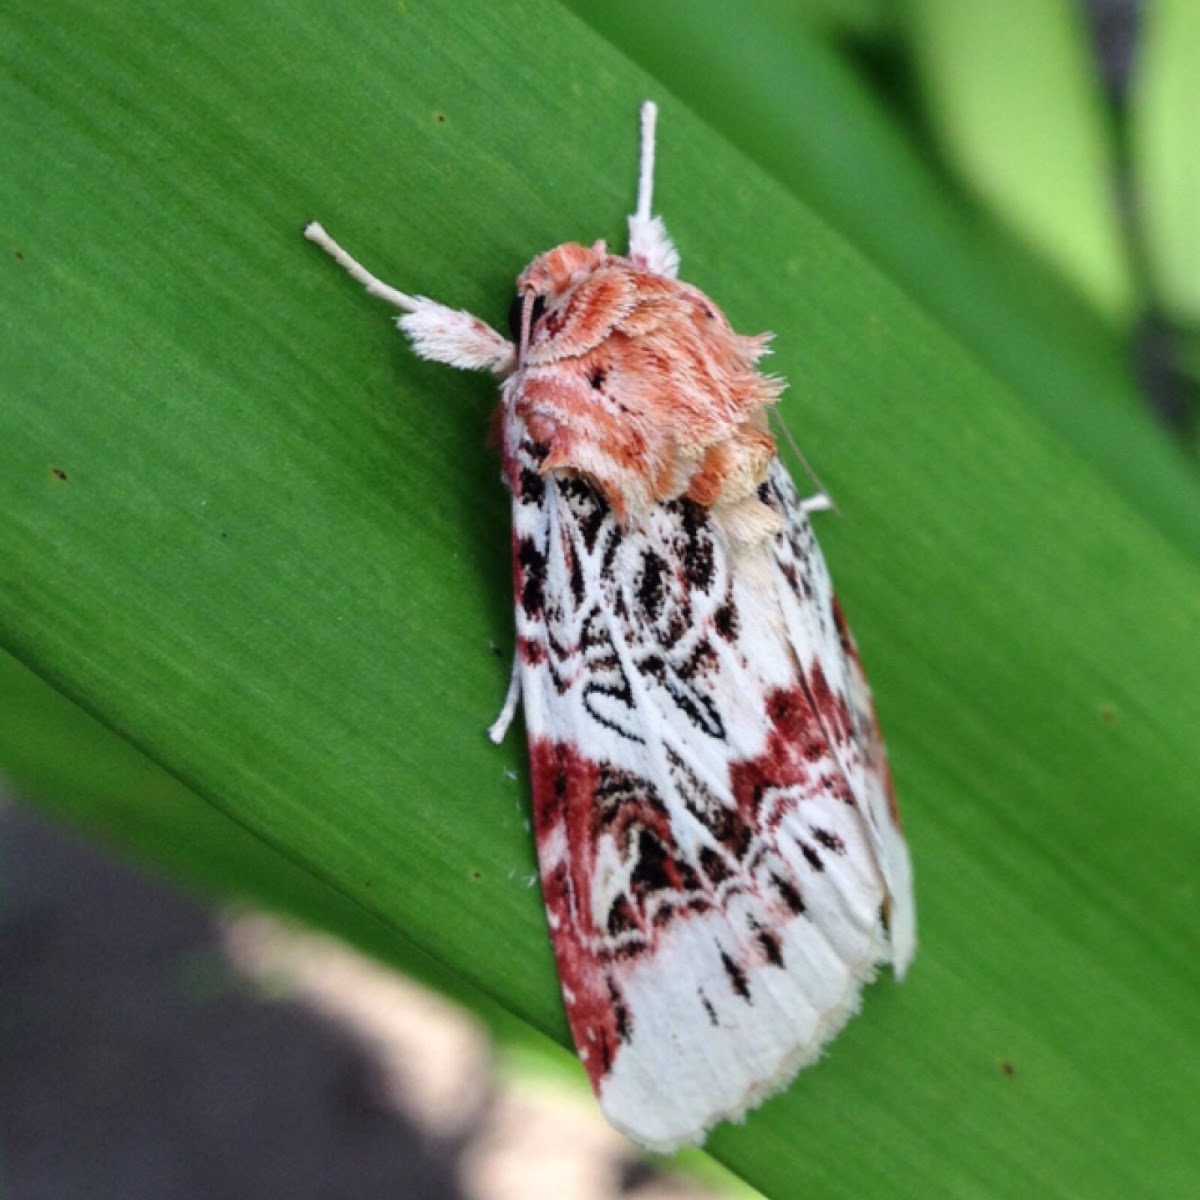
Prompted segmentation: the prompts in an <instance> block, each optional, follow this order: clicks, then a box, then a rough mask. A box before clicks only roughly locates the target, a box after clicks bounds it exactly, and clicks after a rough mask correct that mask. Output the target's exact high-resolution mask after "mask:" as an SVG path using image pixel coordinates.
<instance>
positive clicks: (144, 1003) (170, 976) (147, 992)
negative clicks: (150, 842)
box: [0, 806, 463, 1200]
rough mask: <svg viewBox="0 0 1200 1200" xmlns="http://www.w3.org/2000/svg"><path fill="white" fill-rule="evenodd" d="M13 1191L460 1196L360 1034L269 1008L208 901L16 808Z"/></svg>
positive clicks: (0, 1058) (2, 1035)
mask: <svg viewBox="0 0 1200 1200" xmlns="http://www.w3.org/2000/svg"><path fill="white" fill-rule="evenodd" d="M0 1001H2V1003H0V1179H2V1180H3V1183H2V1184H0V1194H2V1195H4V1196H5V1197H6V1200H76V1198H78V1200H84V1198H85V1197H86V1198H88V1200H94V1198H95V1197H117V1196H120V1197H122V1198H123V1200H164V1198H165V1197H171V1198H172V1200H241V1198H244V1197H251V1196H287V1197H289V1198H291V1200H335V1198H341V1200H356V1198H359V1197H362V1198H363V1200H366V1198H367V1197H382V1196H388V1197H397V1198H401V1197H402V1198H405V1200H408V1198H412V1200H416V1198H418V1197H429V1198H431V1200H432V1198H434V1197H438V1198H440V1200H453V1198H455V1197H458V1196H462V1195H463V1193H462V1192H461V1191H460V1190H459V1187H458V1185H457V1183H456V1171H457V1166H456V1158H457V1152H458V1147H457V1146H455V1145H453V1144H451V1145H446V1144H434V1143H431V1142H430V1141H429V1140H428V1139H427V1138H426V1137H425V1136H424V1135H423V1134H422V1132H421V1131H420V1130H418V1129H416V1128H414V1127H413V1126H412V1125H410V1124H408V1123H406V1121H405V1119H404V1117H403V1115H402V1114H400V1113H398V1112H396V1111H395V1110H394V1109H393V1108H390V1107H388V1106H387V1104H386V1102H385V1098H384V1096H383V1094H382V1087H381V1086H380V1083H379V1081H378V1079H377V1075H376V1071H375V1068H374V1067H373V1065H372V1062H371V1061H370V1059H369V1058H368V1056H367V1054H366V1052H365V1050H364V1048H363V1046H362V1044H361V1043H360V1042H358V1041H357V1040H356V1039H355V1038H353V1037H352V1036H351V1035H349V1034H347V1033H346V1032H344V1031H342V1030H339V1029H338V1028H337V1027H335V1025H334V1024H333V1023H332V1022H330V1021H328V1020H325V1019H323V1018H322V1017H321V1016H320V1015H318V1014H316V1013H314V1012H313V1011H311V1010H310V1009H307V1008H305V1007H302V1006H300V1005H297V1004H292V1003H286V1002H278V1001H276V1002H271V1003H265V1002H264V1001H263V1000H262V999H261V998H259V997H257V996H256V995H255V994H254V991H253V989H252V988H251V987H250V986H249V985H248V984H247V983H245V982H244V981H243V980H241V979H240V978H239V977H238V976H236V975H235V974H234V973H233V971H232V969H231V968H230V967H229V966H227V965H226V960H225V958H224V956H223V953H222V950H221V946H220V940H219V927H218V922H217V920H216V918H215V917H214V916H213V915H212V913H210V912H209V911H208V910H207V909H205V908H204V907H203V906H202V905H200V904H199V903H197V902H196V901H194V900H191V899H189V898H186V897H184V896H182V895H180V894H179V893H177V892H174V891H172V890H170V889H168V888H166V887H164V886H162V885H160V884H158V883H156V882H154V881H151V880H149V879H147V878H144V877H142V876H140V875H139V874H137V873H135V872H134V871H133V870H132V869H130V868H128V867H126V866H123V865H118V864H117V863H115V862H114V861H112V860H110V859H107V858H105V857H102V856H101V855H99V854H97V853H96V852H95V851H92V850H90V849H88V848H86V847H85V846H83V845H81V844H77V843H76V842H74V841H73V840H71V839H70V838H68V837H67V836H65V835H64V834H62V833H60V832H58V831H57V830H55V829H53V828H52V827H50V826H49V825H47V824H45V823H43V822H42V821H41V820H40V819H38V818H36V817H35V816H33V815H32V814H31V813H29V812H28V811H26V810H23V809H21V808H17V807H12V806H9V807H5V808H3V809H2V810H0Z"/></svg>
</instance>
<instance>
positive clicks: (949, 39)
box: [905, 0, 1134, 319]
mask: <svg viewBox="0 0 1200 1200" xmlns="http://www.w3.org/2000/svg"><path fill="white" fill-rule="evenodd" d="M905 9H906V12H907V14H908V27H909V42H910V45H911V47H912V50H913V57H914V61H915V64H916V67H917V75H918V79H919V82H920V84H921V87H922V91H923V93H924V98H925V108H926V111H927V112H928V115H929V118H930V121H931V123H932V125H933V127H934V130H935V132H936V133H937V135H938V139H939V142H940V144H941V147H942V150H943V153H944V154H945V156H946V158H947V160H948V162H949V164H950V166H951V167H952V169H953V170H954V171H955V172H956V173H957V174H958V175H959V176H960V178H961V179H962V180H963V181H964V182H965V183H966V184H967V186H968V187H969V188H970V189H971V190H972V191H974V192H975V193H976V194H977V195H978V196H980V197H981V198H982V199H983V200H984V201H985V202H986V203H988V204H990V205H991V206H992V207H993V208H994V209H995V210H996V212H997V213H998V214H1000V216H1001V217H1002V219H1003V220H1005V221H1006V222H1008V223H1009V224H1010V225H1011V227H1012V228H1013V230H1014V231H1015V232H1016V233H1017V234H1018V235H1019V236H1021V237H1022V238H1024V239H1026V240H1027V241H1028V242H1029V243H1030V244H1031V245H1032V246H1033V247H1035V248H1036V249H1037V251H1038V252H1039V253H1040V254H1042V255H1043V256H1044V257H1045V258H1046V259H1047V260H1048V261H1050V262H1052V263H1053V264H1054V265H1055V266H1056V267H1057V268H1058V269H1059V270H1061V271H1062V272H1063V274H1064V275H1065V276H1066V277H1067V278H1069V279H1070V280H1071V281H1072V282H1073V283H1074V284H1075V286H1077V287H1078V288H1079V289H1080V290H1081V291H1082V292H1083V294H1084V295H1086V296H1087V297H1088V298H1089V300H1090V301H1091V302H1092V303H1093V304H1095V305H1096V307H1097V308H1098V309H1099V310H1100V311H1101V312H1103V313H1105V314H1106V315H1107V316H1109V317H1110V318H1115V319H1128V316H1129V314H1130V312H1131V310H1132V306H1133V303H1134V288H1133V283H1132V280H1131V276H1130V271H1129V264H1128V262H1127V260H1126V255H1125V250H1124V246H1123V244H1122V240H1121V236H1120V232H1119V228H1118V223H1117V213H1116V206H1115V205H1114V203H1113V197H1114V195H1115V186H1116V183H1115V177H1114V162H1113V152H1112V145H1111V141H1112V138H1111V131H1110V129H1109V127H1108V123H1107V121H1106V116H1105V112H1104V106H1103V97H1102V95H1101V88H1100V81H1099V79H1098V78H1097V75H1096V71H1095V68H1094V66H1093V59H1092V54H1091V47H1090V45H1089V43H1088V39H1087V28H1086V25H1085V20H1084V13H1083V11H1082V8H1080V7H1079V6H1076V5H1073V4H1068V3H1065V2H1064V0H1052V2H1051V3H1046V0H1012V2H1010V3H1008V4H1005V5H1003V6H1000V5H988V4H956V3H955V2H954V0H907V4H906V5H905Z"/></svg>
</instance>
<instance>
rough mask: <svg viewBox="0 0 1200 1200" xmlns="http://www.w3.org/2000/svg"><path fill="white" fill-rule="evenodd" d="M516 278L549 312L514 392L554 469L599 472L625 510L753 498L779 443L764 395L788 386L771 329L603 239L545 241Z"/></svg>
mask: <svg viewBox="0 0 1200 1200" xmlns="http://www.w3.org/2000/svg"><path fill="white" fill-rule="evenodd" d="M517 288H518V293H519V294H520V295H522V296H524V297H532V298H533V303H535V304H536V305H537V309H536V311H537V312H538V319H537V320H536V321H534V322H533V324H532V328H531V329H530V331H529V337H528V341H527V343H526V344H525V345H523V346H522V347H521V350H520V354H519V357H518V363H517V367H516V370H515V371H514V372H513V374H512V375H511V376H510V377H509V379H508V380H507V381H506V383H505V389H504V404H505V405H506V406H508V405H511V406H512V407H513V411H514V413H515V415H517V416H518V417H520V418H521V421H522V422H523V424H524V425H525V427H526V428H527V429H528V430H529V433H530V435H531V436H532V437H533V438H534V440H535V441H537V442H539V443H541V444H542V445H544V446H546V447H547V448H548V451H547V453H546V455H545V457H544V458H543V460H542V465H541V469H542V472H543V473H546V472H550V471H564V472H571V473H577V474H579V475H581V476H583V477H585V478H587V479H589V480H590V481H591V482H592V483H594V484H595V486H596V487H598V488H599V489H600V491H601V492H602V493H603V495H604V496H605V499H606V500H607V501H608V503H609V504H610V506H611V507H612V509H613V511H614V512H615V514H616V515H617V517H618V518H619V519H620V520H621V521H622V522H629V521H633V520H636V519H638V518H639V517H640V516H641V515H643V514H644V513H645V512H646V511H647V510H648V509H649V507H650V506H651V505H653V504H656V503H663V502H664V501H668V500H674V499H677V498H679V497H681V496H682V497H686V498H687V499H690V500H693V501H695V502H697V503H699V504H703V505H705V506H712V507H715V506H720V507H721V508H722V509H724V508H726V507H733V506H738V505H740V504H741V502H743V501H750V502H753V497H754V493H755V492H756V490H757V488H758V486H759V485H760V484H761V483H762V482H763V480H764V479H765V478H766V474H767V468H768V466H769V465H770V462H771V459H772V458H773V457H774V455H775V440H774V438H773V437H772V436H771V435H770V434H769V433H768V432H767V428H766V409H767V408H768V407H769V406H770V405H771V404H773V403H775V401H776V400H777V399H778V397H779V394H780V392H781V391H782V390H783V387H784V383H783V381H782V380H781V379H778V378H775V377H772V376H768V375H762V374H760V373H759V371H758V370H757V368H756V364H757V362H758V360H759V359H760V358H761V357H762V356H763V355H764V354H765V353H766V352H767V343H768V341H769V339H770V335H769V334H763V335H759V336H757V337H743V336H741V335H739V334H737V333H735V332H734V331H733V329H731V328H730V325H729V322H728V321H727V320H726V319H725V316H724V314H723V313H722V312H721V310H720V309H719V308H718V307H717V306H716V305H715V304H714V303H713V302H712V301H711V300H710V299H709V298H708V297H707V296H705V295H704V293H703V292H701V291H700V290H699V289H697V288H694V287H692V286H691V285H689V284H686V283H680V282H679V281H677V280H674V279H669V278H666V277H665V276H663V275H659V274H656V273H654V272H651V271H648V270H645V269H643V268H642V267H640V266H639V265H638V264H637V263H635V262H634V261H633V260H631V259H628V258H623V257H621V256H619V255H612V254H608V253H607V252H606V249H605V245H604V243H603V242H597V243H596V244H595V245H594V246H591V247H585V246H581V245H578V244H576V243H573V242H568V243H565V244H564V245H561V246H557V247H555V248H554V249H553V250H550V251H547V253H545V254H543V255H540V256H539V257H538V258H536V259H535V260H534V261H533V262H532V263H531V264H530V265H529V266H528V267H527V268H526V269H525V270H524V271H523V272H522V274H521V276H520V277H519V279H518V280H517ZM527 307H528V302H527Z"/></svg>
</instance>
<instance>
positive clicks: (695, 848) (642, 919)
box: [305, 103, 916, 1152]
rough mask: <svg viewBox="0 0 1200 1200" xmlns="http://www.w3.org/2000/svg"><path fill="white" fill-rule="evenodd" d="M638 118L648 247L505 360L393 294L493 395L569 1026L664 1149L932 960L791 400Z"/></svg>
mask: <svg viewBox="0 0 1200 1200" xmlns="http://www.w3.org/2000/svg"><path fill="white" fill-rule="evenodd" d="M655 117H656V109H655V106H654V105H653V104H650V103H647V104H646V105H645V106H644V107H643V109H642V148H641V170H640V177H639V183H638V199H637V207H636V210H635V212H634V213H633V215H632V216H631V217H630V218H629V252H628V254H626V255H618V254H610V253H609V252H608V250H607V248H606V246H605V243H604V242H602V241H599V242H596V243H594V244H593V245H591V246H584V245H580V244H577V243H574V242H568V243H565V244H563V245H560V246H556V247H555V248H554V249H552V250H549V251H547V252H546V253H544V254H541V255H539V256H538V257H537V258H535V259H534V260H533V262H531V263H530V264H529V266H527V267H526V268H525V270H524V271H522V272H521V274H520V276H519V277H518V279H517V286H516V297H515V299H514V301H513V306H512V310H511V314H510V320H511V325H512V340H509V339H508V338H506V337H504V336H502V335H501V334H500V333H498V332H497V331H496V330H494V329H492V328H491V327H490V326H488V325H486V324H485V323H484V322H483V321H481V320H479V319H478V318H477V317H474V316H472V315H471V314H470V313H466V312H462V311H456V310H453V309H450V308H447V307H445V306H443V305H441V304H437V303H435V302H434V301H432V300H429V299H426V298H425V297H421V296H409V295H406V294H405V293H403V292H399V291H397V290H396V289H395V288H392V287H390V286H388V285H387V284H385V283H383V282H382V281H380V280H379V279H377V278H376V277H375V276H374V275H372V274H371V273H370V272H369V271H367V270H366V269H365V268H364V267H363V266H361V265H360V264H359V263H358V262H356V261H355V260H354V259H353V258H351V257H350V256H349V255H348V254H347V253H346V252H345V251H344V250H342V248H341V247H340V246H338V245H337V244H336V243H335V242H334V241H333V240H332V239H331V238H330V237H329V235H328V234H326V233H325V231H324V229H322V228H321V226H320V225H318V224H317V223H315V222H313V223H311V224H309V225H308V226H307V227H306V229H305V236H307V237H308V238H309V239H310V240H311V241H313V242H315V243H316V244H317V245H319V246H321V247H322V248H323V249H325V250H326V251H328V252H329V253H330V254H331V255H332V256H333V257H334V258H335V259H336V260H337V261H338V262H339V263H340V264H341V265H342V266H343V267H345V268H346V270H347V271H349V273H350V274H351V275H352V276H353V277H354V278H355V279H356V280H358V281H359V282H360V283H361V284H363V285H364V286H365V287H366V289H367V291H368V292H370V293H371V294H372V295H374V296H377V297H380V298H382V299H384V300H387V301H389V302H390V303H392V304H393V305H395V306H396V307H397V308H399V309H401V310H402V314H403V315H402V316H400V318H399V319H398V325H399V327H400V329H401V330H402V331H403V332H404V333H405V334H406V335H407V336H408V338H409V341H410V342H411V344H412V347H413V349H414V350H415V351H416V353H417V354H418V355H420V356H421V357H423V358H427V359H432V360H434V361H436V362H442V363H446V364H447V365H449V366H452V367H459V368H462V369H465V370H487V371H491V372H492V373H493V374H495V375H496V376H498V377H499V378H500V379H501V380H502V383H501V388H500V409H499V414H498V429H499V435H500V443H501V455H502V462H503V478H504V481H505V483H506V484H507V486H508V490H509V492H510V493H511V495H512V559H513V588H514V599H515V612H516V653H515V656H514V664H513V673H512V679H511V683H510V686H509V691H508V696H507V699H506V700H505V703H504V707H503V711H502V712H501V714H500V716H499V718H498V720H497V721H496V723H495V724H494V725H493V726H492V728H491V729H490V731H489V733H490V736H491V737H492V738H493V740H494V741H497V742H498V741H500V739H501V738H503V736H504V734H505V731H506V730H507V729H508V727H509V724H510V723H511V721H512V719H513V717H514V715H515V712H516V708H517V705H518V703H521V704H522V705H523V709H524V717H525V727H526V732H527V735H528V741H529V757H530V764H531V778H532V787H533V817H534V831H535V836H536V840H537V851H538V860H539V866H540V874H541V883H542V890H543V893H544V896H545V902H546V910H547V917H548V921H549V925H550V932H551V937H552V940H553V943H554V952H555V956H556V958H557V961H558V970H559V977H560V981H561V984H562V993H563V998H564V1000H565V1002H566V1010H567V1015H568V1018H569V1020H570V1025H571V1030H572V1033H573V1034H574V1038H575V1044H576V1047H577V1048H578V1051H579V1056H580V1058H581V1059H582V1060H583V1064H584V1066H585V1067H586V1069H587V1072H588V1075H589V1077H590V1079H591V1082H592V1086H593V1088H594V1089H595V1092H596V1094H597V1096H598V1097H599V1101H600V1104H601V1106H602V1108H603V1110H604V1113H605V1114H606V1116H607V1117H608V1119H609V1120H610V1121H611V1122H612V1124H613V1125H615V1126H616V1127H617V1128H618V1129H620V1130H621V1131H623V1132H624V1133H626V1134H627V1135H628V1136H629V1137H631V1138H633V1139H634V1140H635V1141H637V1142H639V1143H640V1144H642V1145H643V1146H645V1147H647V1148H649V1149H651V1150H655V1151H661V1152H667V1151H670V1150H674V1149H675V1148H677V1147H679V1146H683V1145H687V1144H696V1143H699V1142H701V1141H702V1140H703V1139H704V1137H705V1136H706V1134H707V1133H708V1131H709V1130H710V1129H711V1127H712V1126H713V1125H714V1124H715V1123H716V1122H718V1121H721V1120H740V1119H742V1117H743V1116H744V1114H745V1113H746V1112H747V1111H748V1110H749V1109H750V1108H753V1107H754V1106H756V1105H757V1104H759V1103H760V1102H761V1101H762V1100H764V1099H765V1098H766V1097H768V1096H770V1095H771V1094H772V1093H774V1092H776V1091H778V1090H779V1089H780V1088H782V1087H783V1086H785V1085H786V1084H787V1083H788V1082H789V1081H790V1080H791V1079H792V1077H793V1076H794V1075H795V1073H796V1072H797V1071H798V1070H799V1069H800V1068H801V1067H804V1066H806V1065H808V1064H810V1063H812V1062H813V1061H814V1060H816V1059H817V1058H818V1057H819V1055H820V1053H821V1050H822V1047H824V1045H825V1044H826V1043H827V1042H828V1041H829V1040H830V1039H831V1038H832V1037H833V1036H834V1035H835V1034H836V1033H837V1032H838V1031H839V1030H840V1029H841V1027H842V1026H843V1025H844V1024H845V1022H846V1021H847V1020H848V1019H849V1018H850V1016H852V1015H853V1013H854V1012H855V1011H856V1010H857V1009H858V1006H859V993H860V989H861V987H862V985H863V984H864V983H867V982H869V981H870V980H871V979H872V978H873V977H874V975H875V973H876V971H877V969H878V968H879V967H880V966H881V965H883V964H890V966H891V968H892V970H893V972H894V974H895V975H896V977H897V978H900V977H903V975H904V973H905V971H906V970H907V969H908V966H909V964H910V962H911V960H912V957H913V953H914V950H915V946H916V915H915V907H914V903H913V895H912V870H911V866H910V862H909V855H908V849H907V846H906V843H905V840H904V836H903V833H902V831H901V828H900V823H899V819H898V816H897V812H896V806H895V802H894V799H893V794H892V785H891V780H890V776H889V772H888V766H887V761H886V758H885V754H884V747H883V742H882V739H881V737H880V732H879V726H878V723H877V721H876V717H875V711H874V706H873V703H872V699H871V694H870V691H869V690H868V687H867V682H866V677H865V675H864V674H863V669H862V665H861V663H860V661H859V655H858V651H857V649H856V648H855V644H854V640H853V638H852V637H851V635H850V631H849V629H848V627H847V625H846V621H845V618H844V617H843V615H842V611H841V608H840V606H839V604H838V601H837V597H836V596H835V594H834V591H833V587H832V585H831V583H830V579H829V573H828V570H827V568H826V565H825V561H824V559H823V558H822V556H821V552H820V550H819V548H818V546H817V543H816V540H815V537H814V535H813V529H812V524H811V522H810V520H809V516H810V513H812V512H816V511H819V510H821V509H823V508H825V507H828V500H827V498H826V497H825V496H824V495H823V494H822V495H817V496H815V497H812V498H809V499H801V497H800V495H799V494H798V492H797V490H796V487H795V485H794V484H793V482H792V480H791V478H790V477H789V474H788V472H787V470H786V469H785V467H784V465H783V464H782V462H781V461H780V458H779V454H778V452H777V448H776V443H775V438H774V436H773V435H772V433H771V432H770V430H769V428H768V422H767V417H768V413H769V411H770V410H771V408H772V407H773V406H774V405H775V403H776V401H777V400H778V398H779V395H780V393H781V392H782V390H783V387H784V383H783V381H782V380H781V379H779V378H776V377H773V376H770V375H765V374H762V373H761V372H760V371H759V370H758V367H757V364H758V362H759V360H760V359H761V358H762V356H763V355H764V354H765V353H766V352H767V343H768V340H769V337H770V335H759V336H755V337H745V336H741V335H739V334H737V333H735V332H734V331H733V329H732V328H731V327H730V324H729V322H728V321H727V320H726V318H725V316H724V315H723V314H722V312H721V310H720V309H719V308H718V307H717V305H716V304H715V303H713V301H712V300H710V299H709V298H708V297H707V296H706V295H704V294H703V293H702V292H701V291H699V290H698V289H697V288H694V287H692V286H690V285H688V284H686V283H682V282H680V281H679V279H678V278H677V276H678V270H679V255H678V253H677V252H676V249H675V247H674V245H673V243H672V241H671V239H670V237H669V236H668V234H667V231H666V228H665V226H664V225H663V223H662V221H661V219H660V218H658V217H656V216H653V215H652V188H653V174H654V156H655V141H654V130H655Z"/></svg>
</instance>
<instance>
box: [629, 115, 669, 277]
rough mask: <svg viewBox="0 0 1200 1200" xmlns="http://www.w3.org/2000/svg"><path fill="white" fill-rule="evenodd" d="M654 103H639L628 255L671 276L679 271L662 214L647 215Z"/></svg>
mask: <svg viewBox="0 0 1200 1200" xmlns="http://www.w3.org/2000/svg"><path fill="white" fill-rule="evenodd" d="M657 119H658V105H657V104H655V103H654V101H653V100H647V101H646V103H645V104H643V105H642V156H641V166H640V169H639V171H638V198H637V209H636V211H635V212H633V213H632V214H631V215H630V218H629V257H630V258H631V259H633V261H634V262H635V263H637V264H638V266H640V267H645V268H646V269H647V270H650V271H653V272H654V273H655V274H656V275H665V276H666V277H667V278H668V279H675V278H676V277H677V276H678V275H679V251H678V250H676V249H675V243H674V242H672V241H671V236H670V234H668V233H667V227H666V226H665V225H664V224H663V221H662V217H655V216H651V207H652V204H653V200H654V126H655V122H656V121H657Z"/></svg>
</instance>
